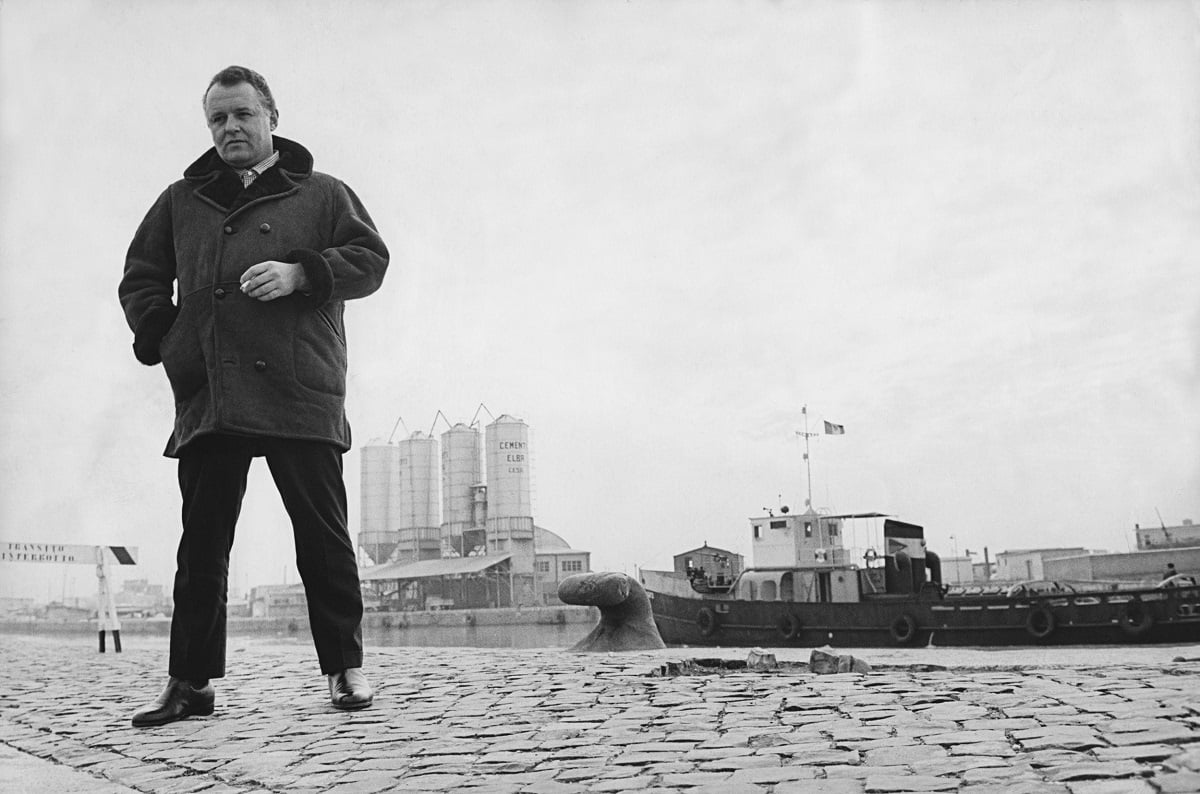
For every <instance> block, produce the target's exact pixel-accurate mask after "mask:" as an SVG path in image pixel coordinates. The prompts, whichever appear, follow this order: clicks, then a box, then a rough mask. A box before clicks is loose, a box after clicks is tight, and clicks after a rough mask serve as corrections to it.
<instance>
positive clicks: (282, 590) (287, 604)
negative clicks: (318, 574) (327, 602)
mask: <svg viewBox="0 0 1200 794" xmlns="http://www.w3.org/2000/svg"><path fill="white" fill-rule="evenodd" d="M249 602H250V616H251V617H256V618H296V617H307V615H308V598H307V596H305V594H304V585H303V584H264V585H259V586H258V587H252V588H250V595H249Z"/></svg>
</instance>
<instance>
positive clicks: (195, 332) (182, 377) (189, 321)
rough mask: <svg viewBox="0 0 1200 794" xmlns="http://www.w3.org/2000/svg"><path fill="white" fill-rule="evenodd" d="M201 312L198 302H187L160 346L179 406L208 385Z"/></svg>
mask: <svg viewBox="0 0 1200 794" xmlns="http://www.w3.org/2000/svg"><path fill="white" fill-rule="evenodd" d="M199 309H200V306H199V304H197V302H196V301H194V300H187V299H185V300H184V301H183V305H182V306H180V308H179V316H178V317H176V318H175V323H174V324H173V325H172V326H171V328H170V330H168V331H167V334H166V336H164V337H163V339H162V342H161V343H159V346H158V352H159V355H161V356H162V364H163V370H165V371H166V373H167V380H169V381H170V383H171V391H172V392H173V393H174V394H175V402H176V404H179V403H185V402H187V401H188V400H189V399H190V398H191V397H192V396H193V395H195V394H196V392H198V391H200V389H201V388H203V387H204V385H205V384H206V383H207V382H208V368H207V366H206V365H205V363H204V350H203V349H202V348H201V346H200V333H199V317H198V312H199Z"/></svg>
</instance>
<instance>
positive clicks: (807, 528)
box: [804, 521, 812, 538]
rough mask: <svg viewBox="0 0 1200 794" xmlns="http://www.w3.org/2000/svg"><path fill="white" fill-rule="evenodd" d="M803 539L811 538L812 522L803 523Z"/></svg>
mask: <svg viewBox="0 0 1200 794" xmlns="http://www.w3.org/2000/svg"><path fill="white" fill-rule="evenodd" d="M804 537H806V538H811V537H812V522H811V521H805V522H804Z"/></svg>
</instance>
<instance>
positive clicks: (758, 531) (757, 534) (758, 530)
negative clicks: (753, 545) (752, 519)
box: [754, 524, 762, 540]
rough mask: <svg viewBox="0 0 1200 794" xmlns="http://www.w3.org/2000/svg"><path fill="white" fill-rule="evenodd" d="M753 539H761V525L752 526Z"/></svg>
mask: <svg viewBox="0 0 1200 794" xmlns="http://www.w3.org/2000/svg"><path fill="white" fill-rule="evenodd" d="M754 539H755V540H761V539H762V525H760V524H755V525H754Z"/></svg>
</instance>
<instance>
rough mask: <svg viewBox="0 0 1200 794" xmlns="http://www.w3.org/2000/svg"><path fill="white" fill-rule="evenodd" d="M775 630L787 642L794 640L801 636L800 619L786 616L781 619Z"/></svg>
mask: <svg viewBox="0 0 1200 794" xmlns="http://www.w3.org/2000/svg"><path fill="white" fill-rule="evenodd" d="M775 628H776V629H778V631H779V636H781V637H783V638H784V639H785V640H794V639H796V638H797V637H799V636H800V631H801V627H800V619H799V618H797V617H796V616H795V615H784V616H782V617H781V618H779V622H778V623H776V624H775Z"/></svg>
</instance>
